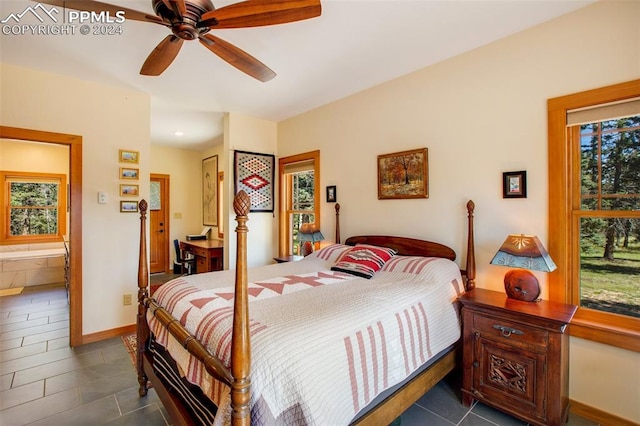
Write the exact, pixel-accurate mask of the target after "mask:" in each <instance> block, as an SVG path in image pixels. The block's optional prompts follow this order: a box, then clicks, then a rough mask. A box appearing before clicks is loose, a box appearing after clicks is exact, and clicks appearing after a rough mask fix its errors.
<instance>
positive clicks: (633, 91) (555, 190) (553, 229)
mask: <svg viewBox="0 0 640 426" xmlns="http://www.w3.org/2000/svg"><path fill="white" fill-rule="evenodd" d="M638 96H640V80H633V81H629V82H625V83H620V84H615V85H612V86H607V87H602V88H599V89H593V90H588V91H585V92H580V93H575V94H571V95H566V96H561V97H558V98H553V99H549V100H548V102H547V111H548V137H549V141H548V143H549V152H548V156H549V252H550V253H551V256H552V257H553V259H554V260H555V263H556V265H557V266H558V269H557V270H556V271H554V272H552V273H550V274H549V298H550V299H551V300H554V301H559V302H565V303H566V302H568V303H572V302H573V301H574V297H575V296H574V289H575V288H576V287H577V267H578V265H576V264H574V262H573V258H574V256H573V253H572V247H575V246H576V242H575V241H573V240H572V236H576V235H577V230H576V229H572V227H575V225H574V224H575V223H576V222H575V221H574V220H573V218H572V206H573V205H574V203H575V202H576V200H574V199H573V198H574V194H575V193H576V192H575V191H574V190H573V189H574V188H575V185H579V182H576V178H575V176H576V174H575V173H574V170H572V168H571V167H572V163H573V162H572V161H571V159H572V158H574V157H573V156H575V155H576V153H575V147H574V146H572V144H571V143H569V142H570V140H571V137H570V136H571V135H570V134H569V130H568V128H567V112H568V111H569V110H573V109H577V108H585V107H591V106H594V105H600V104H606V103H610V102H616V101H621V100H625V99H631V98H635V97H638ZM573 238H576V237H573ZM574 283H575V285H574ZM574 303H575V302H574ZM570 333H571V335H572V336H576V337H580V338H584V339H588V340H594V341H597V342H600V343H605V344H609V345H612V346H616V347H620V348H624V349H628V350H631V351H635V352H640V319H638V318H632V317H627V316H623V315H617V314H612V313H607V312H601V311H596V310H592V309H587V308H582V307H581V308H578V311H577V313H576V315H575V316H574V318H573V320H572V321H571V326H570Z"/></svg>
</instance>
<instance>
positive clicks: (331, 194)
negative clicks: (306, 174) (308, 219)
mask: <svg viewBox="0 0 640 426" xmlns="http://www.w3.org/2000/svg"><path fill="white" fill-rule="evenodd" d="M336 201H338V194H337V193H336V186H335V185H331V186H327V203H335V202H336Z"/></svg>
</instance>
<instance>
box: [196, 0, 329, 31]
mask: <svg viewBox="0 0 640 426" xmlns="http://www.w3.org/2000/svg"><path fill="white" fill-rule="evenodd" d="M321 13H322V7H321V6H320V0H250V1H243V2H240V3H234V4H231V5H229V6H225V7H221V8H220V9H216V10H212V11H211V12H207V13H205V14H203V15H202V19H201V20H200V22H199V23H198V26H199V27H211V28H216V29H220V28H245V27H260V26H264V25H276V24H285V23H287V22H295V21H301V20H303V19H309V18H315V17H316V16H320V14H321Z"/></svg>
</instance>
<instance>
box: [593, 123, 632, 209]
mask: <svg viewBox="0 0 640 426" xmlns="http://www.w3.org/2000/svg"><path fill="white" fill-rule="evenodd" d="M580 154H581V165H580V182H581V194H582V208H583V209H586V210H638V209H640V116H634V117H626V118H621V119H617V120H608V121H605V122H602V123H591V124H586V125H582V126H580Z"/></svg>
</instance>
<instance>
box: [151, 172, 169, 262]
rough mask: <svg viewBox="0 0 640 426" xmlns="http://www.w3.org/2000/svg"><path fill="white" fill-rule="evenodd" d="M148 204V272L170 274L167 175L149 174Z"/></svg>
mask: <svg viewBox="0 0 640 426" xmlns="http://www.w3.org/2000/svg"><path fill="white" fill-rule="evenodd" d="M149 199H150V203H149V222H150V223H149V272H150V273H152V274H156V273H159V272H162V273H168V272H170V265H169V240H170V235H171V234H170V232H169V175H161V174H156V173H151V194H150V197H149Z"/></svg>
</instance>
